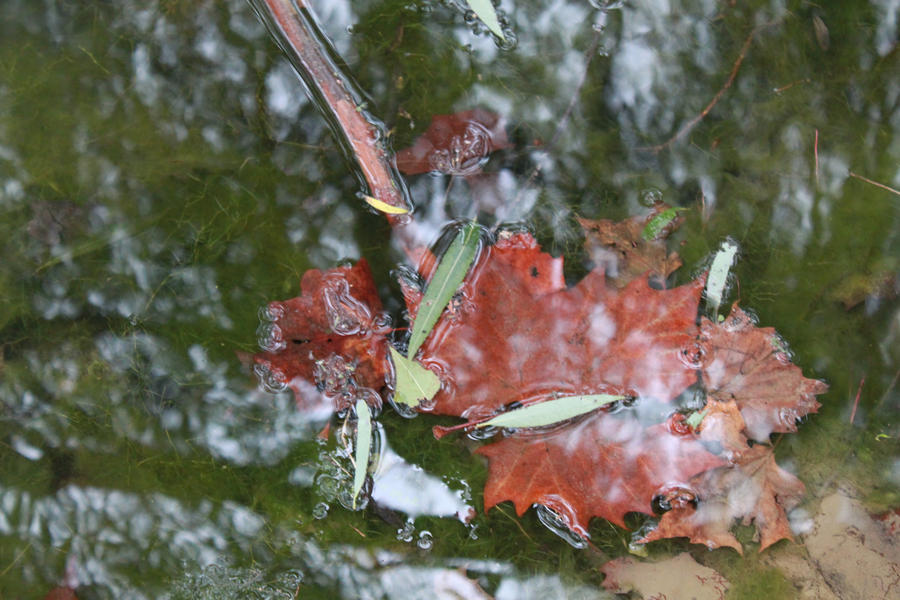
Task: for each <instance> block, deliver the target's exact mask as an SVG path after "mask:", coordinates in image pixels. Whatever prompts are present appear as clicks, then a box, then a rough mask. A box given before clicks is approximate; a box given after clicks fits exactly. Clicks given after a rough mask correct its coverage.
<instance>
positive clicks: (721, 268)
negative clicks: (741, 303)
mask: <svg viewBox="0 0 900 600" xmlns="http://www.w3.org/2000/svg"><path fill="white" fill-rule="evenodd" d="M737 249H738V246H737V244H735V243H734V242H732V241H731V240H725V241H724V242H722V245H721V246H720V247H719V251H718V252H717V253H716V256H715V258H713V262H712V266H711V267H710V268H709V275H708V277H707V279H706V301H707V303H708V304H709V306H710V308H712V311H713V313H714V314H718V313H719V304H720V303H721V302H722V293H723V292H724V291H725V283H726V282H727V281H728V271H730V270H731V265H732V263H734V255H735V254H737Z"/></svg>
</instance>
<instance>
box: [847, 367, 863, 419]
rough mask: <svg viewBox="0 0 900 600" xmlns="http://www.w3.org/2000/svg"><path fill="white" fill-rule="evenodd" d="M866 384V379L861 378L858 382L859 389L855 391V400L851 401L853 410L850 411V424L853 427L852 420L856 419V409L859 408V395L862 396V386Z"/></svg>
mask: <svg viewBox="0 0 900 600" xmlns="http://www.w3.org/2000/svg"><path fill="white" fill-rule="evenodd" d="M865 382H866V378H865V377H863V378H862V379H860V380H859V388H857V390H856V400H854V401H853V410H852V411H850V424H851V425H853V419H855V418H856V409H857V408H859V395H860V394H862V389H863V384H864V383H865Z"/></svg>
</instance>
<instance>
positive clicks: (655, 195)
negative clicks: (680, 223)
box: [640, 188, 663, 207]
mask: <svg viewBox="0 0 900 600" xmlns="http://www.w3.org/2000/svg"><path fill="white" fill-rule="evenodd" d="M662 200H663V193H662V192H661V191H660V190H658V189H656V188H647V189H646V190H643V191H642V192H641V200H640V202H641V205H642V206H647V207H651V206H654V205H655V204H658V203H660V202H662Z"/></svg>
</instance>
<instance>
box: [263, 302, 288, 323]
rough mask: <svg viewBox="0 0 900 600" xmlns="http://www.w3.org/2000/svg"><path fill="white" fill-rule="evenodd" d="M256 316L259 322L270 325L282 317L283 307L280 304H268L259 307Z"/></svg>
mask: <svg viewBox="0 0 900 600" xmlns="http://www.w3.org/2000/svg"><path fill="white" fill-rule="evenodd" d="M258 314H259V320H260V321H261V322H265V321H268V322H270V323H271V322H273V321H277V320H278V319H280V318H281V317H283V316H284V306H283V305H282V304H281V303H280V302H269V303H268V304H266V305H265V306H260V307H259V311H258Z"/></svg>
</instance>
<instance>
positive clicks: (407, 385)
mask: <svg viewBox="0 0 900 600" xmlns="http://www.w3.org/2000/svg"><path fill="white" fill-rule="evenodd" d="M391 360H393V361H394V374H395V375H396V376H397V382H396V386H395V387H394V402H396V403H398V404H406V405H407V406H411V407H413V408H414V407H416V406H418V405H419V403H421V402H422V401H423V400H431V399H432V398H434V395H435V394H437V392H438V390H439V389H441V380H440V379H438V376H437V375H435V374H434V372H433V371H429V370H428V369H426V368H425V367H423V366H422V365H420V364H419V363H417V362H416V361H414V360H410V359H408V358H406V357H405V356H403V355H402V354H400V353H399V352H397V351H396V350H394V349H393V348H391Z"/></svg>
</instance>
